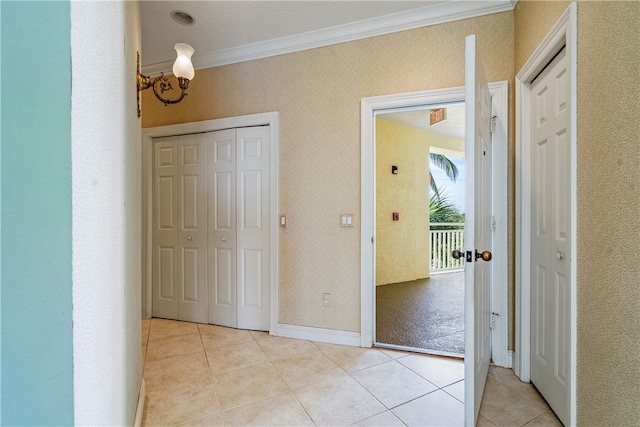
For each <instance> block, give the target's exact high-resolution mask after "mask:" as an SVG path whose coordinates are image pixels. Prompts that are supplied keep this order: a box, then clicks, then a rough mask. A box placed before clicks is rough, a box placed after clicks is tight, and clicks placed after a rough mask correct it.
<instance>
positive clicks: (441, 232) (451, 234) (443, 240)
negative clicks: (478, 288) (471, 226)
mask: <svg viewBox="0 0 640 427" xmlns="http://www.w3.org/2000/svg"><path fill="white" fill-rule="evenodd" d="M429 225H430V227H429V229H430V233H429V234H430V236H431V237H430V238H431V272H432V273H439V272H445V271H447V272H449V271H461V270H464V260H463V259H454V258H453V255H452V254H451V252H452V251H453V250H454V249H459V250H461V251H463V252H464V222H439V223H434V222H432V223H431V224H429Z"/></svg>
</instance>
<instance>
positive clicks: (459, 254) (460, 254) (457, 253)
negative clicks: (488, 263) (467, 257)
mask: <svg viewBox="0 0 640 427" xmlns="http://www.w3.org/2000/svg"><path fill="white" fill-rule="evenodd" d="M451 256H453V259H460V258H464V252H462V251H461V250H459V249H454V250H453V252H451Z"/></svg>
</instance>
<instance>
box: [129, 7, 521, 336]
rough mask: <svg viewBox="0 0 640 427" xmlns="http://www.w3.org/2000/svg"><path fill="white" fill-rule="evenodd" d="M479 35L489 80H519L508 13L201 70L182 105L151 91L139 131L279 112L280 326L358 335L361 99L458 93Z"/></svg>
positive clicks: (146, 100)
mask: <svg viewBox="0 0 640 427" xmlns="http://www.w3.org/2000/svg"><path fill="white" fill-rule="evenodd" d="M474 33H475V34H476V35H477V40H478V43H479V45H480V53H481V55H482V57H483V59H484V63H485V66H486V71H487V77H488V79H489V80H490V81H500V80H510V81H511V80H512V79H513V12H503V13H498V14H493V15H487V16H483V17H479V18H473V19H467V20H462V21H458V22H452V23H447V24H441V25H437V26H431V27H426V28H420V29H415V30H410V31H404V32H400V33H395V34H388V35H384V36H379V37H372V38H368V39H364V40H359V41H354V42H349V43H342V44H339V45H334V46H328V47H323V48H318V49H313V50H309V51H305V52H298V53H293V54H288V55H281V56H277V57H272V58H266V59H261V60H256V61H250V62H245V63H240V64H233V65H228V66H224V67H217V68H212V69H207V70H200V71H198V72H197V73H196V76H195V78H194V80H193V82H192V84H191V85H190V88H189V95H188V96H187V98H186V99H185V100H184V101H182V102H181V103H180V104H177V105H170V106H168V107H164V106H163V105H162V104H160V103H159V102H158V101H157V100H156V99H155V98H153V94H152V93H151V91H146V92H145V93H144V95H143V105H142V110H143V113H142V114H143V117H142V119H143V120H142V122H143V127H151V126H159V125H167V124H174V123H184V122H191V121H198V120H206V119H213V118H220V117H229V116H237V115H244V114H251V113H258V112H265V111H279V113H280V153H279V161H280V184H279V185H280V212H282V213H286V214H287V220H288V221H287V228H286V229H281V230H280V235H279V244H280V254H279V255H280V266H279V267H280V273H279V274H280V276H279V280H280V287H279V292H280V297H279V306H280V312H279V314H278V321H279V322H281V323H287V324H294V325H302V326H312V327H319V328H329V329H338V330H346V331H360V221H359V215H357V214H358V213H359V212H360V100H361V99H362V98H364V97H369V96H374V95H384V94H393V93H403V92H411V91H418V90H426V89H438V88H446V87H453V86H462V85H463V83H464V37H465V36H467V35H469V34H474ZM511 146H513V144H511ZM510 203H511V204H512V203H513V198H511V201H510ZM341 212H345V213H356V217H355V226H354V228H340V226H339V215H340V213H341ZM511 274H512V275H513V271H512V272H511ZM323 292H330V293H332V302H331V306H329V307H323V306H322V293H323Z"/></svg>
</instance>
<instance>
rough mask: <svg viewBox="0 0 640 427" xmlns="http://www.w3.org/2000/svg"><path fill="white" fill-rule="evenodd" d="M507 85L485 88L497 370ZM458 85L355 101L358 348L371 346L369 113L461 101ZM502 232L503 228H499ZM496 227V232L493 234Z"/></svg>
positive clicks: (503, 340)
mask: <svg viewBox="0 0 640 427" xmlns="http://www.w3.org/2000/svg"><path fill="white" fill-rule="evenodd" d="M507 88H508V83H507V82H506V81H503V82H498V83H491V84H489V89H490V91H491V95H492V97H494V101H493V102H494V106H495V109H496V110H495V113H496V115H497V116H498V119H497V126H496V132H495V133H494V144H495V146H494V150H493V152H494V158H493V159H492V161H493V162H494V163H493V172H494V173H493V189H492V191H493V194H494V196H495V197H494V202H493V206H492V209H493V210H494V212H492V213H493V215H494V216H495V217H496V234H495V235H494V241H493V248H492V250H493V253H494V259H493V260H492V262H491V264H492V277H494V283H493V287H492V289H493V291H492V295H493V296H495V298H494V297H492V302H491V304H492V310H493V311H494V312H496V313H499V314H501V315H500V316H499V317H498V318H497V321H496V327H495V329H494V332H493V334H492V346H495V348H493V352H494V353H495V358H496V360H497V361H498V362H499V363H498V362H496V364H499V365H500V366H506V365H507V364H508V363H509V361H508V324H509V323H508V306H507V304H508V302H507V282H508V281H507V260H508V253H507V239H506V235H507V230H506V227H507V222H508V221H507V187H506V183H507V148H508V122H509V120H508V94H507ZM464 98H465V94H464V87H456V88H449V89H437V90H429V91H421V92H411V93H403V94H394V95H384V96H376V97H371V98H363V99H362V101H361V118H360V120H361V126H362V128H361V135H362V141H361V155H362V158H361V171H362V172H361V173H362V177H361V183H362V184H361V185H362V189H361V195H362V196H361V197H362V199H361V213H360V215H361V218H362V220H361V231H360V253H361V262H360V264H361V269H360V275H361V284H360V292H361V312H360V322H361V333H360V337H361V342H360V346H361V347H371V346H372V345H373V336H374V330H375V319H374V316H373V313H374V307H375V305H374V303H375V286H374V279H375V252H374V248H375V246H374V243H375V242H374V236H375V229H376V228H375V227H376V224H375V209H374V208H375V185H376V184H375V177H376V174H375V173H376V172H375V115H376V113H377V112H378V111H382V110H385V111H388V110H392V109H398V108H410V107H419V106H427V105H428V106H436V105H437V104H447V103H452V102H464ZM502 228H504V230H502ZM498 229H500V230H498Z"/></svg>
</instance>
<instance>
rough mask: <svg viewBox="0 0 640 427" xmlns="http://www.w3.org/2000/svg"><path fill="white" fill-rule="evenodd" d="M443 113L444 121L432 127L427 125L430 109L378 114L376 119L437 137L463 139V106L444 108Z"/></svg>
mask: <svg viewBox="0 0 640 427" xmlns="http://www.w3.org/2000/svg"><path fill="white" fill-rule="evenodd" d="M445 111H446V113H445V114H446V116H445V117H446V119H445V120H443V121H441V122H439V123H436V124H435V125H433V126H431V125H430V124H429V114H430V113H431V109H430V108H429V107H423V108H419V109H411V110H409V111H400V112H391V113H384V114H378V115H377V116H376V118H377V119H379V120H384V121H388V122H392V123H398V124H401V125H405V126H411V127H414V128H418V129H420V130H423V131H425V132H429V133H435V134H437V135H445V136H450V137H452V138H458V139H464V130H465V128H464V104H455V105H448V106H445Z"/></svg>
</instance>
